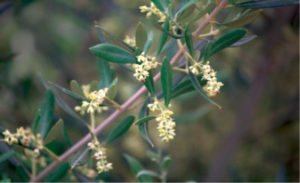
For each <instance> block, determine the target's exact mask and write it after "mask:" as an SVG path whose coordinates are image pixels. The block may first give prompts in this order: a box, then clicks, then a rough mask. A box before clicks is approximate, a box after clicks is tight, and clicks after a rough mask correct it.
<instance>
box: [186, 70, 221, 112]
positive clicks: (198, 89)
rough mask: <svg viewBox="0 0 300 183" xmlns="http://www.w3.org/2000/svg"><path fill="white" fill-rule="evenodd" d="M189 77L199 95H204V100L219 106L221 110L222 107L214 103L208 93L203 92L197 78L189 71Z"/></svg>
mask: <svg viewBox="0 0 300 183" xmlns="http://www.w3.org/2000/svg"><path fill="white" fill-rule="evenodd" d="M189 77H190V79H191V81H192V84H193V87H194V88H195V89H196V91H197V92H198V93H200V94H201V95H202V97H203V98H204V99H206V100H207V101H208V102H210V103H211V104H213V105H215V106H217V107H218V108H219V109H221V106H220V105H219V104H217V103H216V102H215V101H213V100H212V99H211V98H209V97H208V96H207V95H206V93H205V92H204V91H203V89H202V87H201V85H200V83H199V81H198V79H197V77H196V76H195V75H194V74H193V73H192V72H191V71H190V70H189Z"/></svg>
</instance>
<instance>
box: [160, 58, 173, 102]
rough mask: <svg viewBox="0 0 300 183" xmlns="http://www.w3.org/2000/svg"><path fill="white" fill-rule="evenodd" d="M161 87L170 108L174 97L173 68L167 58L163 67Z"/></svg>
mask: <svg viewBox="0 0 300 183" xmlns="http://www.w3.org/2000/svg"><path fill="white" fill-rule="evenodd" d="M161 85H162V90H163V95H164V101H165V106H168V105H169V102H170V100H171V95H172V66H171V64H170V61H169V59H168V58H167V57H164V59H163V63H162V67H161Z"/></svg>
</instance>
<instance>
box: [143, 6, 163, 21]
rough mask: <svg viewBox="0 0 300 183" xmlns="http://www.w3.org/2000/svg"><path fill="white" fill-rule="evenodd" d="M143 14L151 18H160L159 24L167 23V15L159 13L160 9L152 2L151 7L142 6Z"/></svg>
mask: <svg viewBox="0 0 300 183" xmlns="http://www.w3.org/2000/svg"><path fill="white" fill-rule="evenodd" d="M140 10H141V13H146V12H147V14H146V17H147V18H149V17H150V16H151V15H152V14H154V15H156V16H158V17H159V20H158V22H165V21H166V15H165V14H164V13H163V12H161V11H159V9H158V8H157V7H156V6H155V4H154V3H152V2H151V4H150V7H148V6H140Z"/></svg>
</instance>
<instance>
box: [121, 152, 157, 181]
mask: <svg viewBox="0 0 300 183" xmlns="http://www.w3.org/2000/svg"><path fill="white" fill-rule="evenodd" d="M123 156H124V157H125V159H126V161H127V162H128V164H129V166H130V169H131V171H132V173H133V174H134V175H137V173H138V172H139V171H141V170H144V167H143V165H142V164H141V163H140V162H139V161H138V160H136V159H135V158H133V157H131V156H129V155H126V154H124V155H123ZM137 179H138V180H139V182H152V181H153V180H152V178H151V177H150V176H149V175H142V176H139V177H138V178H137Z"/></svg>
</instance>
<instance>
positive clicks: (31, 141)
mask: <svg viewBox="0 0 300 183" xmlns="http://www.w3.org/2000/svg"><path fill="white" fill-rule="evenodd" d="M3 135H4V139H3V141H4V142H5V143H7V144H9V145H12V144H21V145H23V146H25V147H29V146H31V147H34V149H33V150H29V149H28V152H27V154H28V155H30V156H32V157H38V156H39V155H40V150H42V149H43V147H44V146H43V141H42V138H41V135H40V134H39V133H38V134H37V135H34V134H33V133H32V131H31V129H30V128H27V129H24V128H23V127H20V128H18V129H17V132H16V133H11V132H10V131H9V130H5V131H4V132H3Z"/></svg>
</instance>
